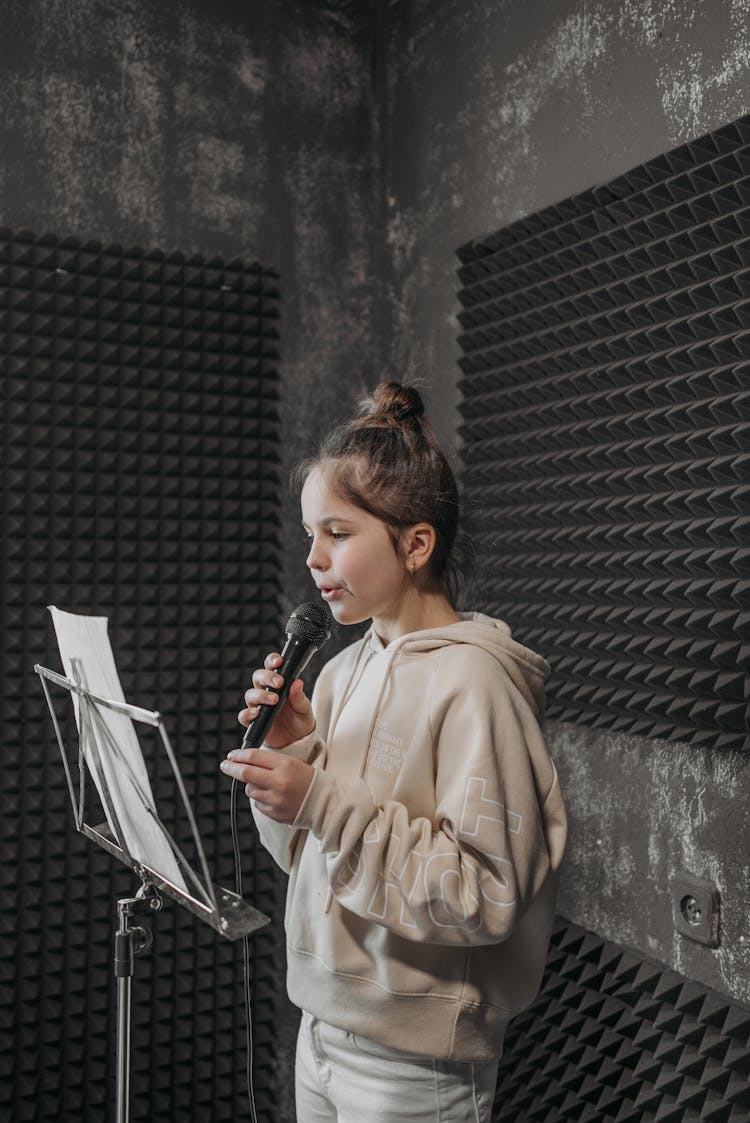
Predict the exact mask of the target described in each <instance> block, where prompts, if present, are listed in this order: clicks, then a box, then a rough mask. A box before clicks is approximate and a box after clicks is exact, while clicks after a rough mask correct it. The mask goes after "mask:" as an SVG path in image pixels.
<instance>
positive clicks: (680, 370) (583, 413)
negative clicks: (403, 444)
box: [458, 117, 750, 749]
mask: <svg viewBox="0 0 750 1123" xmlns="http://www.w3.org/2000/svg"><path fill="white" fill-rule="evenodd" d="M458 252H459V258H460V261H461V265H460V268H459V278H460V285H461V289H460V294H459V296H460V302H461V305H462V311H461V312H460V314H459V321H460V325H461V335H460V345H461V350H462V355H461V357H460V359H459V364H460V367H461V372H462V374H461V379H460V389H461V392H462V402H461V406H460V409H461V413H462V417H463V422H462V426H461V438H462V477H463V488H464V493H465V496H466V504H467V505H468V506H469V508H470V510H471V512H472V521H473V524H474V526H475V539H476V543H477V550H478V558H477V561H478V584H479V587H480V588H481V589H482V596H483V597H484V601H485V603H484V605H483V607H484V608H485V609H486V610H489V611H492V612H495V613H499V614H500V615H504V616H508V617H509V619H510V621H511V623H512V625H513V626H514V631H517V632H518V633H519V634H521V635H522V636H523V642H524V643H527V644H528V645H529V646H531V647H532V648H536V649H537V650H540V651H541V652H543V653H544V654H545V656H547V658H548V659H549V661H550V663H551V664H552V677H551V679H550V682H549V706H548V713H549V715H550V716H551V717H555V718H557V719H559V720H564V721H572V722H577V723H579V724H583V725H590V726H606V727H607V728H609V729H611V730H619V731H623V732H628V733H632V734H636V735H642V736H651V737H659V738H664V739H666V740H677V741H684V742H688V743H690V744H693V745H700V746H706V747H708V746H710V747H713V748H734V749H747V748H748V747H750V739H749V737H748V730H749V728H750V727H749V724H748V712H749V704H750V686H749V679H748V667H749V665H750V644H749V643H748V636H750V581H749V580H748V574H749V573H750V117H745V118H742V119H740V120H738V121H736V122H734V123H732V124H730V125H728V126H726V127H724V128H721V129H718V130H717V131H716V132H714V133H711V134H710V135H709V136H704V137H700V138H699V139H697V140H694V141H690V142H689V143H687V144H684V145H682V146H681V147H679V148H677V149H675V150H674V151H671V152H668V153H666V154H665V155H663V156H659V157H657V158H656V159H653V160H650V161H649V162H648V163H646V164H643V165H641V166H640V167H637V168H634V169H633V170H632V171H629V172H628V173H626V174H625V175H622V176H620V177H619V178H618V179H616V180H613V181H612V182H611V183H607V184H605V185H603V186H598V187H594V188H592V189H591V190H589V191H586V192H584V193H582V194H580V195H576V196H573V197H572V198H569V199H565V200H564V201H563V202H561V203H558V204H556V205H554V206H550V207H547V208H546V209H545V210H543V211H540V212H539V213H537V214H532V215H530V216H529V217H527V218H524V219H521V220H519V221H517V222H515V223H513V224H512V225H510V226H508V227H506V228H504V229H502V230H500V231H499V232H497V233H495V234H493V235H491V236H489V237H483V238H480V239H477V240H475V241H472V242H471V243H469V244H467V245H465V246H463V247H462V248H461V249H460V250H459V251H458Z"/></svg>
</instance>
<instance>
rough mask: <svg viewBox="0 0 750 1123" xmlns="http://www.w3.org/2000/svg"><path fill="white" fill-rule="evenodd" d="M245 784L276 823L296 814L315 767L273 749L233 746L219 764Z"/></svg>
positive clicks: (251, 795)
mask: <svg viewBox="0 0 750 1123" xmlns="http://www.w3.org/2000/svg"><path fill="white" fill-rule="evenodd" d="M219 767H220V768H221V771H222V772H223V773H224V774H225V775H227V776H232V777H233V778H234V779H235V780H240V781H241V782H242V783H244V785H245V795H246V796H247V797H248V799H251V800H252V801H253V803H254V804H255V806H256V807H257V808H258V810H259V811H262V812H263V814H264V815H267V816H268V818H269V819H274V820H275V821H276V822H277V823H293V822H294V820H295V819H296V818H297V814H298V812H299V809H300V807H301V806H302V801H303V799H304V798H305V796H306V795H307V789H308V788H309V787H310V784H311V783H312V779H313V775H314V772H315V769H314V768H313V767H312V765H310V764H305V762H304V761H303V760H297V759H296V757H292V756H284V754H283V753H278V752H274V750H273V749H233V750H232V751H231V752H230V753H228V754H227V759H226V760H223V761H222V762H221V764H220V766H219Z"/></svg>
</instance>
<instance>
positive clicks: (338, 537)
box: [331, 530, 349, 542]
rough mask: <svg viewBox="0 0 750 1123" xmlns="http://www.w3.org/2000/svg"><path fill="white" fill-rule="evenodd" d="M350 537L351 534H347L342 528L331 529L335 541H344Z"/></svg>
mask: <svg viewBox="0 0 750 1123" xmlns="http://www.w3.org/2000/svg"><path fill="white" fill-rule="evenodd" d="M348 537H349V535H348V534H345V533H344V532H343V531H342V530H332V531H331V538H333V540H334V542H343V541H344V539H345V538H348Z"/></svg>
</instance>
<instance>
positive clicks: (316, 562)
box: [305, 540, 327, 572]
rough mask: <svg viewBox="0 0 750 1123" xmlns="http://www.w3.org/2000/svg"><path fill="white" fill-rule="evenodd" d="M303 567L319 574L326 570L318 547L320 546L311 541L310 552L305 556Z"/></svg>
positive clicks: (322, 555)
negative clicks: (315, 570) (318, 571)
mask: <svg viewBox="0 0 750 1123" xmlns="http://www.w3.org/2000/svg"><path fill="white" fill-rule="evenodd" d="M305 565H306V566H307V568H308V569H317V570H320V571H321V572H322V571H323V570H324V569H326V568H327V565H326V559H325V555H324V553H323V550H322V549H321V547H320V544H319V543H318V542H316V541H315V540H313V543H312V545H311V546H310V552H309V553H308V555H307V560H306V562H305Z"/></svg>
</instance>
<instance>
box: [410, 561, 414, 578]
mask: <svg viewBox="0 0 750 1123" xmlns="http://www.w3.org/2000/svg"><path fill="white" fill-rule="evenodd" d="M409 573H411V575H412V577H413V576H414V562H412V563H411V565H410V566H409Z"/></svg>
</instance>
